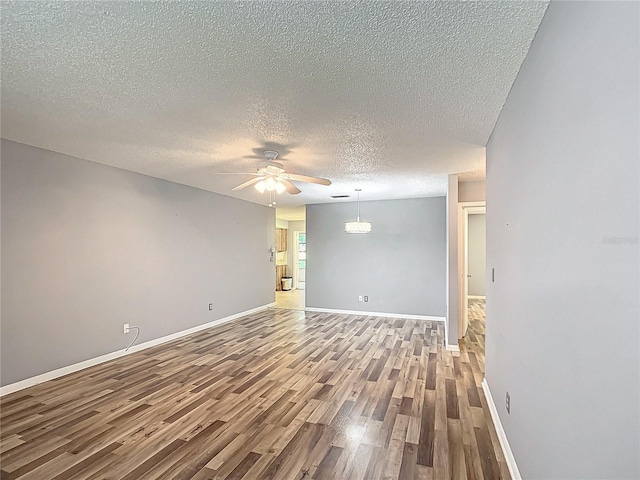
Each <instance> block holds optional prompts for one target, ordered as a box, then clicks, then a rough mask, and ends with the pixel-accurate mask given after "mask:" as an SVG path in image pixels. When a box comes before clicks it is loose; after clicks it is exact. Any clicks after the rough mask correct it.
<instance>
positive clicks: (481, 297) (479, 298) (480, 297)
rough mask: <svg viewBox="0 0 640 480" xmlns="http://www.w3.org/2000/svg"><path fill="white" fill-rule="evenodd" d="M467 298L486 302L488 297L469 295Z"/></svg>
mask: <svg viewBox="0 0 640 480" xmlns="http://www.w3.org/2000/svg"><path fill="white" fill-rule="evenodd" d="M467 298H469V299H471V300H486V299H487V296H486V295H467Z"/></svg>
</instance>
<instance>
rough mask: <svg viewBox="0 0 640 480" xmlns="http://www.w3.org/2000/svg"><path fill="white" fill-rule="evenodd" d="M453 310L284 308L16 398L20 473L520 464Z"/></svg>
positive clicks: (219, 473) (9, 412) (457, 473)
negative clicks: (447, 314) (443, 318)
mask: <svg viewBox="0 0 640 480" xmlns="http://www.w3.org/2000/svg"><path fill="white" fill-rule="evenodd" d="M443 335H444V326H443V324H442V323H439V322H433V323H432V322H429V321H424V320H412V319H406V320H405V319H392V318H376V317H367V316H356V315H335V314H324V313H311V312H307V313H305V312H300V311H294V310H282V309H269V310H266V311H263V312H260V313H257V314H254V315H250V316H247V317H243V318H241V319H238V320H235V321H233V322H231V323H227V324H224V325H221V326H218V327H215V328H212V329H208V330H205V331H202V332H199V333H196V334H193V335H191V336H188V337H184V338H181V339H178V340H175V341H173V342H170V343H166V344H164V345H160V346H157V347H154V348H150V349H147V350H143V351H141V352H137V353H134V354H131V355H128V356H126V357H122V358H119V359H116V360H113V361H110V362H108V363H104V364H101V365H97V366H94V367H91V368H88V369H86V370H83V371H80V372H76V373H73V374H71V375H68V376H65V377H61V378H59V379H56V380H52V381H49V382H46V383H43V384H40V385H37V386H34V387H31V388H28V389H25V390H22V391H19V392H16V393H13V394H11V395H7V396H5V397H3V398H2V399H1V430H2V431H1V439H0V452H1V456H0V460H1V472H2V475H1V478H2V479H3V480H4V479H16V478H20V479H55V480H62V479H83V480H88V479H126V480H130V479H154V478H158V479H189V478H190V479H196V480H202V479H227V480H231V479H260V480H263V479H264V480H267V479H321V480H324V479H349V480H358V479H366V480H370V479H436V480H440V479H457V480H458V479H462V480H482V479H484V480H494V479H501V478H505V479H507V478H509V476H508V471H507V468H506V465H505V462H504V458H503V456H502V453H501V450H500V448H499V446H498V441H497V438H496V434H495V431H494V429H493V426H492V424H491V420H490V414H489V411H488V408H487V405H486V400H485V398H484V395H483V392H482V389H481V388H479V387H480V382H481V381H482V377H483V375H482V372H481V370H480V365H479V361H478V357H477V356H476V355H475V354H474V353H473V351H472V347H471V346H470V347H469V349H468V350H465V351H462V352H461V353H460V354H458V353H451V352H449V351H447V350H445V349H444V348H443V342H442V339H443Z"/></svg>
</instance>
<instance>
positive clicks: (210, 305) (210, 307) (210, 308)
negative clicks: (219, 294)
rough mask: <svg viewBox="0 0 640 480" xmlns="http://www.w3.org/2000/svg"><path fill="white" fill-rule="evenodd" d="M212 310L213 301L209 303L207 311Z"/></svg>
mask: <svg viewBox="0 0 640 480" xmlns="http://www.w3.org/2000/svg"><path fill="white" fill-rule="evenodd" d="M211 310H213V303H210V304H209V311H211Z"/></svg>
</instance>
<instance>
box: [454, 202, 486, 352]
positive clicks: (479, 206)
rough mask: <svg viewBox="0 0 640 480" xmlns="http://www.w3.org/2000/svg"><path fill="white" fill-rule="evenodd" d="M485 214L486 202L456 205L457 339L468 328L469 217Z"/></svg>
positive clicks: (462, 335)
mask: <svg viewBox="0 0 640 480" xmlns="http://www.w3.org/2000/svg"><path fill="white" fill-rule="evenodd" d="M480 213H484V214H486V213H487V202H460V203H458V312H459V315H458V339H461V338H463V337H464V335H465V334H466V333H467V328H468V326H469V312H468V307H469V278H468V277H467V275H468V274H469V215H474V214H480Z"/></svg>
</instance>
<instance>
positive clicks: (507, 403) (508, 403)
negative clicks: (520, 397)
mask: <svg viewBox="0 0 640 480" xmlns="http://www.w3.org/2000/svg"><path fill="white" fill-rule="evenodd" d="M506 406H507V413H508V414H509V415H511V395H509V392H507V401H506Z"/></svg>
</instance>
